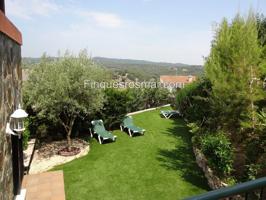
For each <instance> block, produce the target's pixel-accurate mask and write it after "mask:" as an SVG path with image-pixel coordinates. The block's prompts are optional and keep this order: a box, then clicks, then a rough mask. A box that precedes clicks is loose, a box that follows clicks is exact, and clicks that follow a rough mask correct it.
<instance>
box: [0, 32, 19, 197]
mask: <svg viewBox="0 0 266 200" xmlns="http://www.w3.org/2000/svg"><path fill="white" fill-rule="evenodd" d="M20 63H21V47H20V45H19V44H18V43H16V42H14V41H13V40H11V39H10V38H9V37H7V36H6V35H4V34H3V33H1V32H0V76H1V79H0V93H1V96H0V200H9V199H10V200H11V199H13V174H12V158H11V138H10V136H7V135H6V133H5V126H6V123H7V122H8V120H9V117H10V115H11V114H12V112H13V111H14V110H15V109H16V108H17V107H18V104H19V102H20V89H21V83H22V71H21V66H20Z"/></svg>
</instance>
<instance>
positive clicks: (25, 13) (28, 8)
mask: <svg viewBox="0 0 266 200" xmlns="http://www.w3.org/2000/svg"><path fill="white" fill-rule="evenodd" d="M58 9H59V6H58V5H57V4H56V3H55V2H54V1H52V0H27V2H25V1H24V0H8V1H6V13H7V15H8V16H12V17H17V18H22V19H33V18H34V16H49V15H50V14H51V13H54V12H56V11H58Z"/></svg>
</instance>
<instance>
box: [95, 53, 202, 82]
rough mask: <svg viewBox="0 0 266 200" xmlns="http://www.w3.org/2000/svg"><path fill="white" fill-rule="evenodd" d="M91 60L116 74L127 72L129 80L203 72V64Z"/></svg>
mask: <svg viewBox="0 0 266 200" xmlns="http://www.w3.org/2000/svg"><path fill="white" fill-rule="evenodd" d="M93 60H94V62H95V63H97V64H99V65H102V66H104V67H106V68H109V69H111V70H112V71H114V72H115V73H116V74H119V75H125V74H128V78H130V79H131V80H134V79H135V78H138V79H140V80H149V79H151V78H155V79H158V78H159V77H160V75H195V76H200V75H201V74H202V73H203V66H201V65H188V64H183V63H166V62H152V61H145V60H132V59H116V58H104V57H94V58H93Z"/></svg>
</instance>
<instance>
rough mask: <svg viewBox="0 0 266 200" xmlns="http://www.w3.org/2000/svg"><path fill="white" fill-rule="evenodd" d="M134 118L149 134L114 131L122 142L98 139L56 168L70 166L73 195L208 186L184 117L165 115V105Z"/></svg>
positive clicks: (171, 192)
mask: <svg viewBox="0 0 266 200" xmlns="http://www.w3.org/2000/svg"><path fill="white" fill-rule="evenodd" d="M166 109H167V108H166ZM168 109H169V108H168ZM133 118H134V122H135V124H137V125H138V126H140V127H143V128H145V129H146V133H145V135H144V136H136V137H133V138H130V137H129V136H128V135H127V134H126V133H124V132H121V131H118V130H117V131H114V132H113V133H114V134H115V135H117V136H118V138H117V141H116V142H113V143H108V144H103V145H100V144H98V142H97V141H96V140H95V139H93V140H92V142H91V151H90V152H89V154H88V155H87V156H85V157H83V158H80V159H77V160H74V161H72V162H70V163H68V164H65V165H62V166H59V167H56V168H55V169H56V170H58V169H62V170H64V179H65V190H66V196H67V199H68V200H87V199H88V200H89V199H92V200H105V199H115V200H119V199H121V200H125V199H127V200H129V199H132V200H133V199H134V200H135V199H136V200H142V199H143V200H144V199H145V200H147V199H152V200H156V199H160V200H162V199H166V200H171V199H183V198H185V197H188V196H191V195H195V194H200V193H203V192H204V191H206V190H208V186H207V183H206V180H205V179H204V177H203V174H202V173H201V170H200V169H199V168H198V167H197V165H196V163H195V158H194V156H193V153H192V147H191V143H190V134H189V132H188V129H187V128H186V126H185V124H184V122H183V121H182V120H181V119H177V120H169V119H163V118H161V117H160V116H159V110H156V111H150V112H145V113H141V114H138V115H134V116H133Z"/></svg>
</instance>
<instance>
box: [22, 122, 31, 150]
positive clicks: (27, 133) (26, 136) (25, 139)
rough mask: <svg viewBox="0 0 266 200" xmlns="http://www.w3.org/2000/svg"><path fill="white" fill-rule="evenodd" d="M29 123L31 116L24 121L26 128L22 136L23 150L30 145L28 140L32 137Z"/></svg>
mask: <svg viewBox="0 0 266 200" xmlns="http://www.w3.org/2000/svg"><path fill="white" fill-rule="evenodd" d="M29 123H30V120H29V118H27V119H25V121H24V127H25V130H24V131H23V137H22V146H23V150H25V149H27V147H28V141H29V138H30V129H29Z"/></svg>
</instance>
